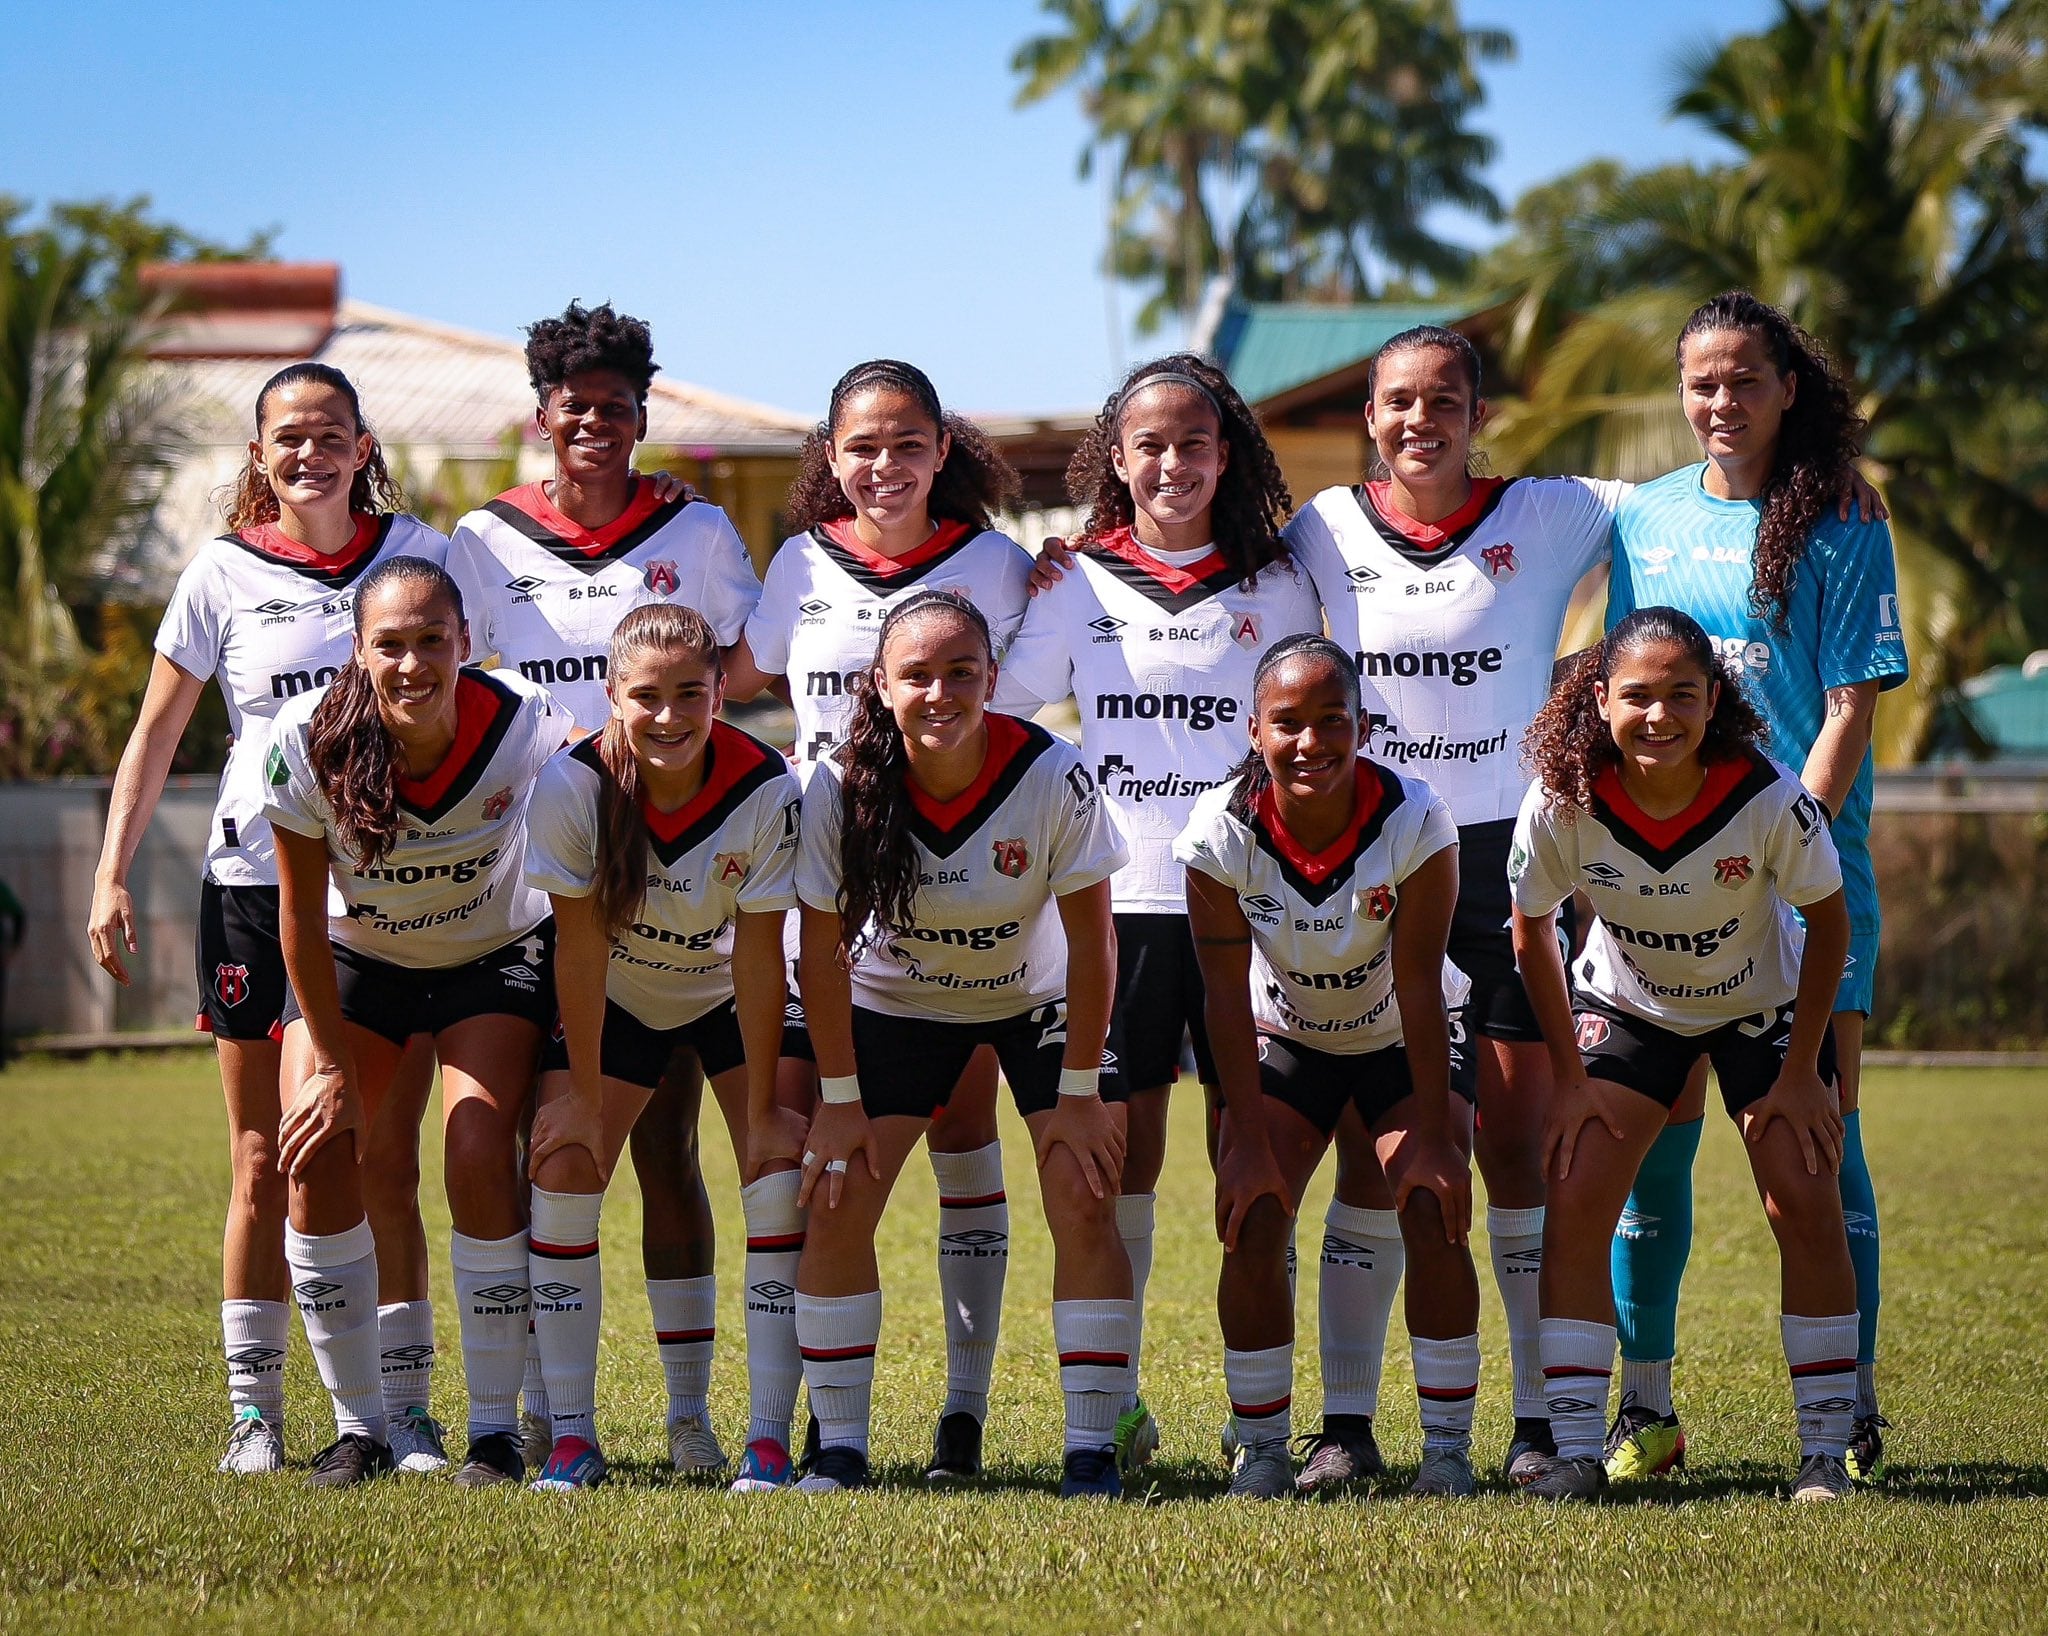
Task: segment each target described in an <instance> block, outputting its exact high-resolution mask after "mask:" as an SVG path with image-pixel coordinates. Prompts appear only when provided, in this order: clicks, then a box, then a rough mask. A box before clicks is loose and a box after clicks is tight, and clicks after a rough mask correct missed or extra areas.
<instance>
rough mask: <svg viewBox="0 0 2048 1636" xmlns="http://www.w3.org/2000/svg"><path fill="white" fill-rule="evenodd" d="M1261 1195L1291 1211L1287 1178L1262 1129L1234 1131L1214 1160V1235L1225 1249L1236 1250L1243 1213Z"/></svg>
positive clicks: (1260, 1197) (1249, 1208)
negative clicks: (1249, 1131) (1281, 1170)
mask: <svg viewBox="0 0 2048 1636" xmlns="http://www.w3.org/2000/svg"><path fill="white" fill-rule="evenodd" d="M1263 1198H1271V1199H1273V1200H1274V1201H1275V1202H1277V1203H1278V1204H1279V1206H1280V1209H1281V1211H1282V1213H1283V1214H1285V1215H1288V1216H1292V1215H1293V1214H1294V1199H1293V1196H1292V1195H1291V1194H1290V1193H1289V1192H1288V1190H1287V1179H1286V1178H1285V1177H1284V1176H1282V1175H1281V1174H1280V1161H1279V1160H1277V1159H1275V1158H1274V1157H1273V1144H1272V1143H1271V1142H1269V1141H1268V1140H1267V1139H1266V1134H1265V1132H1264V1131H1257V1132H1251V1133H1246V1132H1244V1131H1241V1130H1240V1131H1235V1132H1233V1133H1232V1134H1231V1137H1230V1139H1229V1140H1228V1141H1227V1142H1226V1143H1225V1144H1224V1146H1223V1149H1222V1152H1221V1153H1220V1154H1219V1156H1218V1158H1217V1160H1216V1236H1217V1237H1218V1238H1219V1239H1221V1240H1222V1241H1223V1248H1224V1250H1225V1251H1226V1252H1230V1253H1234V1252H1235V1251H1236V1249H1237V1238H1238V1234H1239V1233H1241V1232H1242V1231H1243V1230H1244V1223H1245V1217H1247V1216H1249V1215H1250V1214H1251V1213H1252V1209H1253V1207H1254V1206H1255V1205H1257V1203H1258V1202H1259V1200H1260V1199H1263Z"/></svg>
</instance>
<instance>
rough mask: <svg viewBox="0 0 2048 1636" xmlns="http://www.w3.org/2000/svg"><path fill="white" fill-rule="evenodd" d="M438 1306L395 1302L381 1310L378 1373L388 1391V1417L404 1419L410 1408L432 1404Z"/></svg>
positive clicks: (385, 1404) (425, 1406)
mask: <svg viewBox="0 0 2048 1636" xmlns="http://www.w3.org/2000/svg"><path fill="white" fill-rule="evenodd" d="M433 1371H434V1303H433V1302H432V1301H391V1302H388V1303H386V1304H385V1305H383V1306H380V1307H379V1308H378V1309H377V1374H378V1378H379V1379H380V1381H381V1382H382V1385H383V1391H384V1415H385V1418H386V1419H388V1420H402V1419H404V1418H405V1412H406V1410H408V1409H415V1408H417V1409H425V1408H427V1406H428V1405H429V1403H431V1401H432V1389H431V1382H430V1380H429V1377H430V1376H431V1375H432V1374H433Z"/></svg>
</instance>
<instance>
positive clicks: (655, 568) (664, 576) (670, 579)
mask: <svg viewBox="0 0 2048 1636" xmlns="http://www.w3.org/2000/svg"><path fill="white" fill-rule="evenodd" d="M644 577H645V579H646V581H647V588H648V590H650V591H652V592H653V593H654V594H655V595H656V596H674V595H675V594H676V587H677V586H679V585H681V584H682V583H683V576H682V575H681V574H679V573H677V572H676V565H675V564H674V563H673V562H671V561H669V559H668V558H667V557H656V558H655V559H654V561H652V562H650V563H649V564H648V565H647V572H646V574H645V576H644Z"/></svg>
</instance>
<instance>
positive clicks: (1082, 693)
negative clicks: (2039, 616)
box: [997, 353, 1322, 1473]
mask: <svg viewBox="0 0 2048 1636" xmlns="http://www.w3.org/2000/svg"><path fill="white" fill-rule="evenodd" d="M1067 483H1068V488H1069V489H1070V491H1071V492H1072V494H1073V497H1074V499H1075V501H1076V502H1077V503H1079V504H1085V505H1086V506H1087V507H1088V508H1089V511H1088V520H1087V523H1086V525H1085V526H1084V528H1083V530H1082V534H1081V536H1080V538H1079V539H1077V540H1076V541H1075V542H1074V545H1073V555H1072V557H1071V558H1070V559H1068V567H1067V572H1066V573H1065V574H1064V575H1063V576H1062V577H1061V578H1060V580H1059V582H1058V583H1057V584H1056V585H1054V586H1053V587H1052V588H1051V589H1050V590H1048V591H1047V592H1045V594H1043V595H1041V596H1039V597H1037V598H1036V599H1035V600H1034V601H1033V602H1032V603H1031V606H1030V609H1029V611H1028V612H1027V613H1026V614H1025V616H1024V623H1023V626H1022V628H1021V629H1020V630H1019V631H1018V633H1017V640H1016V641H1015V642H1014V643H1013V644H1012V645H1011V647H1010V649H1009V651H1008V653H1007V654H1005V655H1004V659H1003V674H1002V680H1001V682H1000V684H999V688H998V694H997V703H998V705H999V706H1000V707H1001V708H1003V709H1005V710H1013V711H1026V710H1032V709H1035V708H1037V707H1038V706H1039V705H1040V704H1042V703H1046V702H1049V701H1052V700H1057V699H1064V698H1065V697H1067V695H1068V694H1069V693H1071V694H1072V695H1073V696H1074V700H1075V703H1076V705H1077V706H1078V707H1079V710H1080V716H1081V751H1082V754H1083V756H1084V757H1085V758H1086V760H1087V763H1088V766H1089V768H1090V770H1091V772H1092V774H1093V776H1094V779H1095V782H1096V785H1097V787H1098V788H1099V789H1100V791H1101V792H1102V798H1103V800H1104V801H1105V802H1106V803H1107V804H1108V807H1109V811H1110V814H1111V816H1112V817H1113V818H1114V819H1115V821H1116V825H1117V828H1118V829H1119V830H1121V831H1122V833H1123V836H1124V839H1125V842H1126V844H1127V845H1128V846H1129V848H1130V853H1131V861H1130V863H1129V864H1127V865H1126V866H1125V867H1124V868H1123V869H1121V870H1119V871H1118V873H1117V875H1116V878H1115V879H1114V880H1113V881H1112V882H1111V883H1110V891H1111V903H1112V906H1113V908H1114V910H1115V913H1116V933H1117V991H1116V1007H1115V1010H1114V1012H1113V1013H1112V1016H1111V1020H1110V1034H1109V1046H1110V1051H1111V1053H1112V1054H1113V1055H1114V1056H1115V1058H1116V1062H1117V1071H1118V1074H1119V1075H1120V1076H1121V1078H1122V1080H1123V1083H1124V1085H1125V1086H1126V1087H1127V1088H1128V1089H1129V1092H1130V1103H1129V1118H1130V1151H1129V1154H1128V1156H1127V1158H1126V1160H1125V1164H1124V1173H1123V1192H1122V1194H1121V1196H1120V1197H1119V1198H1118V1199H1117V1207H1116V1209H1117V1228H1118V1231H1119V1233H1120V1234H1121V1235H1122V1238H1123V1242H1124V1247H1125V1249H1126V1251H1127V1252H1128V1253H1129V1255H1130V1259H1131V1277H1132V1283H1133V1287H1134V1290H1135V1300H1136V1311H1137V1314H1138V1319H1137V1328H1136V1330H1135V1332H1134V1334H1133V1339H1132V1345H1131V1374H1130V1379H1129V1381H1128V1382H1127V1383H1126V1385H1125V1388H1124V1401H1123V1409H1122V1413H1121V1414H1120V1415H1119V1417H1118V1420H1117V1428H1116V1433H1117V1434H1116V1448H1117V1457H1118V1462H1119V1465H1120V1467H1121V1469H1122V1470H1123V1471H1124V1472H1125V1473H1128V1472H1130V1471H1131V1470H1132V1469H1133V1468H1135V1467H1136V1466H1138V1465H1140V1464H1142V1463H1143V1462H1144V1461H1146V1460H1147V1459H1149V1458H1150V1457H1151V1455H1152V1453H1153V1451H1154V1450H1155V1449H1156V1448H1157V1447H1158V1444H1159V1428H1158V1426H1157V1424H1156V1422H1155V1421H1154V1420H1153V1417H1152V1413H1151V1411H1150V1410H1149V1409H1148V1408H1147V1407H1146V1405H1145V1402H1144V1399H1143V1398H1142V1397H1141V1396H1140V1395H1139V1391H1138V1365H1139V1350H1140V1347H1141V1345H1142V1343H1143V1337H1144V1311H1145V1286H1146V1283H1147V1281H1148V1279H1149V1277H1150V1275H1151V1270H1152V1232H1153V1217H1154V1211H1155V1208H1156V1205H1157V1197H1158V1195H1157V1193H1156V1191H1155V1189H1156V1188H1157V1185H1158V1181H1159V1173H1160V1170H1161V1168H1162V1166H1163V1165H1164V1163H1165V1158H1166V1126H1167V1093H1168V1092H1169V1091H1170V1090H1171V1089H1172V1087H1173V1083H1174V1081H1175V1080H1176V1079H1177V1078H1178V1077H1179V1075H1180V1064H1181V1049H1182V1043H1183V1041H1184V1040H1187V1039H1190V1038H1191V1039H1192V1042H1193V1046H1194V1055H1195V1063H1196V1071H1197V1073H1198V1075H1199V1077H1200V1079H1201V1081H1202V1084H1203V1085H1204V1086H1205V1087H1206V1088H1207V1091H1208V1094H1209V1097H1210V1099H1211V1101H1212V1102H1213V1101H1214V1098H1215V1095H1216V1090H1217V1078H1216V1066H1215V1062H1214V1060H1213V1054H1212V1052H1211V1050H1210V1044H1209V1038H1208V1032H1207V1029H1206V1026H1205V1022H1204V1014H1203V1008H1202V972H1201V967H1200V965H1199V963H1198V961H1197V959H1196V951H1195V946H1194V942H1193V940H1192V938H1191V937H1190V934H1189V930H1188V913H1187V898H1186V888H1185V885H1184V871H1183V870H1182V868H1181V865H1180V864H1179V863H1178V862H1176V861H1175V858H1174V852H1173V843H1174V837H1175V836H1176V835H1178V834H1179V833H1180V831H1181V829H1182V828H1183V827H1184V826H1185V825H1186V823H1187V821H1188V818H1189V816H1190V815H1191V814H1192V812H1193V811H1194V806H1195V800H1196V798H1197V797H1198V796H1200V795H1201V794H1202V793H1203V792H1204V791H1205V790H1209V789H1212V788H1215V787H1216V786H1218V785H1220V784H1222V783H1224V782H1226V781H1227V780H1228V779H1229V778H1230V776H1231V774H1232V772H1233V770H1234V769H1235V768H1236V766H1237V764H1238V761H1239V760H1240V758H1241V755H1242V746H1243V742H1244V741H1243V738H1242V732H1243V722H1244V713H1245V706H1246V701H1247V700H1248V699H1249V698H1250V697H1251V684H1252V676H1253V672H1254V671H1255V670H1256V669H1257V667H1258V663H1259V656H1260V654H1262V653H1264V652H1265V651H1266V649H1267V648H1268V647H1270V646H1271V645H1272V644H1273V643H1275V642H1277V641H1279V640H1280V639H1281V638H1282V637H1284V636H1289V635H1292V634H1294V633H1296V632H1301V631H1320V630H1321V628H1322V611H1321V609H1320V608H1319V607H1318V606H1317V603H1316V594H1315V588H1314V587H1313V586H1312V585H1311V584H1310V582H1309V579H1308V576H1307V575H1306V574H1304V573H1302V572H1301V571H1300V570H1299V569H1298V568H1297V567H1296V566H1295V565H1294V564H1293V563H1292V562H1291V561H1289V559H1288V553H1287V548H1286V546H1284V545H1283V544H1282V543H1281V541H1280V534H1279V530H1280V524H1281V522H1282V521H1283V520H1284V519H1285V517H1286V515H1287V512H1288V509H1289V505H1290V502H1289V499H1288V494H1287V485H1286V483H1285V481H1284V480H1283V479H1282V477H1281V475H1280V466H1279V462H1278V461H1276V460H1275V459H1274V457H1273V452H1272V450H1271V449H1270V448H1269V447H1268V446H1267V444H1266V439H1265V437H1264V435H1263V434H1262V433H1261V432H1260V430H1259V425H1258V421H1257V420H1256V419H1255V418H1254V417H1253V415H1252V413H1251V411H1250V409H1248V408H1247V407H1246V406H1245V403H1244V400H1243V399H1242V398H1240V397H1239V396H1238V395H1237V392H1236V390H1235V389H1234V388H1233V387H1232V386H1231V384H1230V382H1229V380H1228V379H1227V378H1226V377H1225V376H1224V374H1223V372H1222V371H1221V370H1219V369H1217V368H1216V366H1215V365H1213V364H1211V363H1208V362H1206V361H1205V360H1203V359H1200V358H1197V357H1195V356H1193V355H1192V354H1189V353H1176V354H1174V355H1172V356H1169V357H1165V358H1160V359H1157V360H1155V361H1153V362H1151V363H1146V364H1141V365H1139V366H1138V367H1137V368H1136V369H1134V370H1132V371H1131V372H1130V374H1129V375H1127V376H1126V377H1125V379H1124V381H1123V383H1122V384H1121V385H1120V386H1119V387H1118V388H1117V390H1116V391H1115V392H1113V393H1111V394H1110V397H1109V400H1108V401H1107V402H1106V403H1105V404H1104V405H1103V407H1102V412H1101V414H1100V415H1099V416H1097V418H1096V422H1095V426H1094V427H1093V429H1092V430H1091V431H1090V432H1089V433H1088V434H1087V435H1086V436H1085V437H1084V438H1083V439H1082V440H1081V443H1080V446H1079V447H1078V448H1076V450H1075V451H1074V457H1073V461H1072V464H1071V465H1070V466H1069V468H1068V472H1067Z"/></svg>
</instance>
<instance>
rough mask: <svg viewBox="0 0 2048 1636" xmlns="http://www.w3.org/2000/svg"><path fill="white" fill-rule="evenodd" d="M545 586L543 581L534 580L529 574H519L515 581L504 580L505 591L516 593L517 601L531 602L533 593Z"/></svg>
mask: <svg viewBox="0 0 2048 1636" xmlns="http://www.w3.org/2000/svg"><path fill="white" fill-rule="evenodd" d="M545 584H547V581H546V580H544V579H535V578H534V577H533V575H531V574H521V575H520V576H519V577H518V578H517V579H508V580H506V581H505V589H506V590H508V591H517V592H518V593H519V595H518V597H517V598H516V600H517V601H520V602H531V601H532V600H533V593H534V592H535V591H538V590H539V589H540V588H541V587H542V586H543V585H545Z"/></svg>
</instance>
